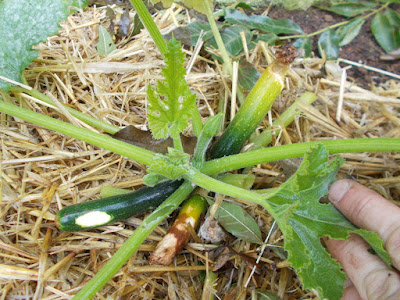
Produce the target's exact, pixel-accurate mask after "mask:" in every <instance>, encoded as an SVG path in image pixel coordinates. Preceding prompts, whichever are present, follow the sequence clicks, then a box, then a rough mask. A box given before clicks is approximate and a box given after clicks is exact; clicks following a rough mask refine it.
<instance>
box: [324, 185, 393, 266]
mask: <svg viewBox="0 0 400 300" xmlns="http://www.w3.org/2000/svg"><path fill="white" fill-rule="evenodd" d="M328 197H329V200H330V201H331V202H332V204H333V205H334V206H335V207H336V208H337V209H338V210H340V211H341V212H342V213H343V214H344V215H345V216H346V217H347V218H348V219H349V220H350V221H351V222H352V223H353V224H355V225H357V226H358V227H360V228H364V229H368V230H372V231H375V232H377V233H378V235H379V236H380V237H381V239H382V240H383V243H384V247H385V248H386V250H387V251H388V253H389V255H390V257H391V258H392V263H393V265H394V266H395V267H396V268H397V269H400V208H399V207H398V206H396V205H395V204H393V203H391V202H389V201H388V200H386V199H385V198H383V197H382V196H381V195H379V194H378V193H376V192H374V191H372V190H370V189H368V188H367V187H365V186H363V185H361V184H359V183H357V182H355V181H353V180H339V181H336V182H335V183H334V184H332V186H331V188H330V190H329V196H328Z"/></svg>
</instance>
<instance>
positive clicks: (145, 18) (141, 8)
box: [130, 0, 167, 57]
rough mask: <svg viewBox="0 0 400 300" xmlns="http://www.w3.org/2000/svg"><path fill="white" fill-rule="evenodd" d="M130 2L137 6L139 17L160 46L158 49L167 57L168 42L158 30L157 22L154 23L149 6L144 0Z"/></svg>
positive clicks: (131, 0)
mask: <svg viewBox="0 0 400 300" xmlns="http://www.w3.org/2000/svg"><path fill="white" fill-rule="evenodd" d="M130 2H131V3H132V5H133V7H134V8H135V10H136V12H137V14H138V15H139V18H140V20H141V21H142V23H143V25H144V26H145V27H146V29H147V30H148V32H149V33H150V36H151V38H152V39H153V41H154V43H155V44H156V46H157V47H158V50H159V51H160V52H161V54H162V56H163V57H165V54H166V52H167V43H166V42H165V40H164V38H163V36H162V35H161V32H160V30H158V27H157V25H156V23H154V21H153V18H152V17H151V15H150V13H149V11H148V10H147V7H146V6H145V5H144V3H143V1H142V0H130Z"/></svg>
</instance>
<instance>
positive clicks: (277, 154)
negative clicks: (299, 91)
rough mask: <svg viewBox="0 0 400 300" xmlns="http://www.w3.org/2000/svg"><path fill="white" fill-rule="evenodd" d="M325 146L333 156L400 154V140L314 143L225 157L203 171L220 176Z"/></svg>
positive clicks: (213, 161) (208, 164) (298, 155)
mask: <svg viewBox="0 0 400 300" xmlns="http://www.w3.org/2000/svg"><path fill="white" fill-rule="evenodd" d="M318 144H322V145H324V146H325V147H326V148H327V149H328V151H329V153H330V154H335V153H354V152H400V139H398V138H397V139H396V138H376V139H368V138H360V139H347V140H328V141H313V142H307V143H298V144H290V145H283V146H276V147H273V148H264V149H259V150H254V151H250V152H245V153H241V154H236V155H231V156H225V157H222V158H219V159H214V160H211V161H207V162H205V163H204V165H203V167H202V168H201V169H200V171H201V172H202V173H204V174H217V173H224V172H229V171H232V170H236V169H241V168H245V167H248V166H254V165H257V164H262V163H267V162H271V161H277V160H281V159H286V158H293V157H301V156H303V155H304V153H306V152H307V151H308V150H309V149H310V147H313V146H316V145H318Z"/></svg>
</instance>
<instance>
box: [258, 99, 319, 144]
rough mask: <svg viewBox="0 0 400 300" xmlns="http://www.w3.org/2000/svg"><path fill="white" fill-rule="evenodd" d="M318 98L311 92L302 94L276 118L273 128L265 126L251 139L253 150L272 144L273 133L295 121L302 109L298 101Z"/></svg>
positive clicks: (276, 133) (303, 101)
mask: <svg viewBox="0 0 400 300" xmlns="http://www.w3.org/2000/svg"><path fill="white" fill-rule="evenodd" d="M316 99H317V96H316V95H315V94H313V93H310V92H305V93H304V94H303V95H301V96H300V98H299V99H297V100H296V101H295V102H294V103H293V104H292V105H290V106H289V107H288V108H287V109H286V110H285V111H284V112H283V114H282V115H280V116H279V119H277V120H275V121H274V122H273V123H272V128H271V127H268V128H265V129H264V131H263V132H262V133H261V134H259V135H258V136H256V137H255V138H251V139H250V143H253V146H252V147H251V151H253V150H257V149H260V148H262V147H265V146H267V145H268V144H270V143H271V142H272V136H273V134H274V135H278V134H279V133H280V132H281V131H282V128H281V126H282V125H283V126H284V127H286V126H288V125H289V124H290V123H292V122H293V120H294V118H295V117H296V116H297V115H299V114H300V112H301V110H300V109H299V108H298V102H302V103H305V104H311V103H313V102H314V101H315V100H316ZM274 128H276V129H274Z"/></svg>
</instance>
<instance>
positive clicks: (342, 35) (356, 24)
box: [336, 18, 365, 47]
mask: <svg viewBox="0 0 400 300" xmlns="http://www.w3.org/2000/svg"><path fill="white" fill-rule="evenodd" d="M364 23H365V19H363V18H356V19H354V20H353V21H351V22H349V23H348V24H346V25H344V26H342V27H340V28H339V29H338V30H337V31H336V34H337V36H338V38H339V46H340V47H342V46H345V45H347V44H348V43H350V42H351V41H352V40H353V39H354V38H355V37H356V36H357V35H358V34H359V33H360V30H361V27H362V26H363V25H364Z"/></svg>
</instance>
